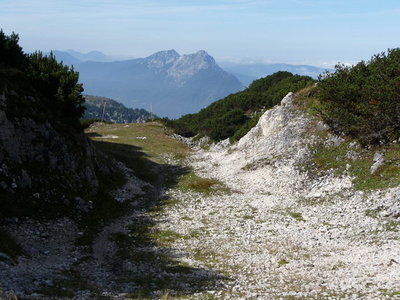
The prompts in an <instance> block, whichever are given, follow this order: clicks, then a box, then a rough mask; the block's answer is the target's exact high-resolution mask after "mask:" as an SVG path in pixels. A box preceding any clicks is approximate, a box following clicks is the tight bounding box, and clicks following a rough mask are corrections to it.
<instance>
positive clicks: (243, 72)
mask: <svg viewBox="0 0 400 300" xmlns="http://www.w3.org/2000/svg"><path fill="white" fill-rule="evenodd" d="M220 65H221V67H222V68H223V69H224V70H225V71H227V72H229V73H231V74H233V75H235V76H236V77H237V78H238V79H239V80H240V81H241V82H242V84H243V85H244V86H248V85H249V84H250V83H252V82H253V81H254V80H256V79H259V78H261V77H265V76H268V75H271V74H273V73H275V72H278V71H287V72H290V73H292V74H297V75H304V76H310V77H312V78H314V79H316V78H317V77H318V75H320V74H322V73H324V72H325V71H326V70H328V71H332V69H325V68H320V67H314V66H309V65H290V64H238V63H230V62H227V63H220Z"/></svg>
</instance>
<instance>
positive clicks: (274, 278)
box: [159, 152, 400, 299]
mask: <svg viewBox="0 0 400 300" xmlns="http://www.w3.org/2000/svg"><path fill="white" fill-rule="evenodd" d="M205 158H207V159H205ZM213 159H215V160H213ZM218 161H219V160H218V155H215V156H213V155H210V153H204V152H199V153H197V154H196V155H195V157H194V161H193V165H195V166H197V168H198V172H200V174H202V175H203V176H218V175H220V174H219V172H220V171H221V167H219V166H218ZM205 162H207V163H205ZM213 163H214V164H213ZM276 172H277V170H275V172H273V170H271V172H270V174H269V175H270V176H271V181H273V182H274V184H273V185H270V184H264V185H259V184H257V182H256V179H257V177H258V176H257V174H251V173H248V172H247V174H246V175H245V174H236V176H232V178H231V177H225V178H224V183H225V184H226V185H227V186H228V187H229V188H230V189H231V192H230V193H225V194H218V193H216V194H214V195H208V196H205V195H202V194H197V193H181V192H177V191H171V192H170V193H171V197H173V198H176V199H179V204H177V205H176V206H175V207H173V208H171V209H169V210H168V211H166V212H165V215H163V222H160V223H159V224H160V225H159V226H160V227H161V228H162V229H163V230H170V231H175V232H177V233H179V234H180V235H182V236H184V238H182V239H178V240H176V241H175V242H174V243H173V247H174V248H177V249H179V251H181V252H182V253H184V254H185V257H186V259H187V260H188V261H190V262H191V263H195V264H197V265H198V266H201V267H207V268H210V269H212V270H218V271H219V272H222V273H223V274H225V275H226V276H227V277H228V278H229V280H226V281H224V284H225V288H224V289H223V290H219V291H216V295H218V298H219V297H221V298H227V299H231V298H238V299H254V298H257V297H258V298H259V299H297V298H299V299H338V298H344V299H398V298H399V297H400V295H399V292H400V291H399V287H400V259H399V258H400V241H399V232H398V231H397V230H390V229H389V230H387V229H388V228H387V226H386V225H387V224H388V222H390V221H389V220H388V219H386V220H385V218H384V217H382V218H372V217H368V216H366V211H368V210H369V209H371V210H372V209H374V208H375V207H376V203H375V202H376V201H375V200H374V198H372V197H364V195H363V194H362V193H355V194H353V193H352V192H351V191H347V192H344V193H342V194H340V195H336V196H335V197H332V198H331V199H322V198H308V199H307V198H304V197H302V196H300V195H297V196H296V193H294V192H293V189H292V188H291V187H290V186H285V184H284V183H282V184H281V187H280V188H279V181H280V180H283V181H286V180H287V177H286V176H287V175H288V174H285V175H283V174H281V175H279V174H277V173H276ZM253 176H255V177H254V178H253ZM218 177H221V176H218ZM273 178H274V179H273ZM265 182H268V181H265ZM289 183H290V180H289ZM383 198H384V196H383ZM385 226H386V227H385ZM187 237H190V238H187ZM290 297H292V298H290Z"/></svg>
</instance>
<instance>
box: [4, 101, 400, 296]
mask: <svg viewBox="0 0 400 300" xmlns="http://www.w3.org/2000/svg"><path fill="white" fill-rule="evenodd" d="M291 101H292V98H291V95H289V96H288V97H287V98H285V99H284V100H283V103H282V105H281V106H278V107H277V108H275V109H273V110H271V111H269V112H267V113H266V114H265V115H264V116H263V117H262V118H261V119H260V122H259V124H258V125H257V126H256V127H255V128H254V129H253V130H252V131H251V132H250V133H249V134H248V135H247V136H245V137H244V138H243V139H242V140H241V141H240V142H239V143H238V144H237V145H234V146H228V145H227V143H222V144H220V145H216V146H214V147H212V148H211V149H210V150H201V149H197V150H196V151H193V152H192V153H191V154H190V155H189V156H186V159H184V160H181V159H179V158H177V157H176V156H174V155H164V161H163V163H162V164H161V163H159V164H158V165H155V166H154V165H152V168H155V171H156V172H159V173H162V174H164V173H165V174H166V175H168V176H172V177H174V178H175V181H174V182H173V183H170V184H169V185H164V186H163V187H162V188H161V187H160V186H159V187H157V186H152V185H146V184H145V183H143V182H142V181H140V180H138V179H137V178H136V177H135V176H134V175H133V174H134V173H133V172H131V171H129V169H128V168H126V167H124V166H121V167H122V168H123V169H124V170H125V171H124V173H125V174H126V175H127V176H128V177H129V178H130V180H129V181H128V183H127V184H126V185H125V186H124V187H123V188H121V189H120V190H119V191H117V192H115V194H114V195H115V196H117V198H118V199H119V200H120V201H131V202H130V207H131V209H128V210H127V214H126V215H124V216H123V217H120V218H117V219H115V220H114V221H113V222H111V223H109V224H108V225H107V226H105V227H104V228H103V229H102V230H101V231H100V232H99V234H98V235H97V236H96V238H95V239H94V241H93V244H92V247H91V248H92V250H91V251H88V249H87V247H83V246H80V247H78V246H76V241H77V240H78V239H79V238H80V237H81V235H82V234H83V233H82V232H80V229H79V228H78V227H77V225H76V224H75V223H74V222H72V221H71V220H69V219H64V220H58V221H49V222H47V223H43V222H42V223H40V222H37V224H36V223H35V222H34V221H21V220H15V221H10V223H11V224H9V227H8V228H9V231H10V232H11V233H13V234H14V235H15V236H17V237H18V241H19V242H20V243H21V244H22V245H23V246H24V248H25V249H29V252H30V254H31V256H30V257H21V258H20V259H19V260H18V261H14V262H13V263H12V264H11V263H4V262H0V263H2V266H3V268H2V269H1V270H0V276H1V279H2V283H3V286H5V287H6V290H10V289H14V290H16V291H17V292H19V294H20V295H25V297H26V298H28V299H99V298H101V299H175V298H189V299H400V233H399V229H400V225H399V217H400V201H399V199H400V188H399V187H394V188H391V189H386V190H381V191H379V190H378V191H375V192H363V191H356V190H355V189H354V187H353V184H352V178H351V176H350V175H349V174H347V173H343V174H341V175H340V176H338V175H337V174H334V172H333V171H332V172H330V171H327V172H325V173H323V174H324V175H323V176H322V175H320V176H310V174H309V173H308V172H307V171H306V170H305V169H304V168H303V167H304V164H307V162H308V161H309V160H310V157H311V150H310V149H311V148H310V145H312V144H313V143H315V137H314V136H313V135H312V134H309V133H310V132H312V130H311V129H310V128H311V127H312V126H314V127H315V124H311V123H310V121H309V120H308V119H307V118H305V117H304V116H303V115H302V114H299V113H298V112H296V111H295V110H293V107H292V103H291ZM318 126H320V127H321V130H323V129H324V126H323V125H321V124H319V125H318ZM314 129H315V128H314ZM107 133H108V134H111V135H113V136H116V138H114V139H115V140H118V138H120V136H121V133H118V132H117V133H116V132H113V131H112V130H111V131H110V132H107ZM141 136H142V135H141ZM125 138H126V139H129V138H130V139H135V137H125ZM136 139H137V137H136ZM325 139H326V140H325V143H326V144H336V143H340V138H337V137H334V136H327V137H325ZM139 141H140V143H143V145H142V146H143V147H145V142H146V140H143V139H140V140H139ZM152 147H153V146H152ZM321 174H322V173H321ZM207 178H209V179H207ZM215 179H218V180H215ZM131 193H136V194H137V197H135V198H133V199H130V198H129V196H127V195H128V194H131ZM13 222H14V223H13ZM5 266H6V267H5ZM21 287H22V288H21ZM17 294H18V293H17Z"/></svg>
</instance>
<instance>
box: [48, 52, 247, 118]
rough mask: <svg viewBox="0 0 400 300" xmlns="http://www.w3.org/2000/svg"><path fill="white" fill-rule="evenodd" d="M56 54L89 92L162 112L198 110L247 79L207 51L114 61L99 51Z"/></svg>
mask: <svg viewBox="0 0 400 300" xmlns="http://www.w3.org/2000/svg"><path fill="white" fill-rule="evenodd" d="M53 53H54V54H55V56H56V57H57V59H58V60H59V61H61V60H62V61H63V62H64V63H65V64H67V65H74V67H75V69H76V70H77V71H79V74H80V81H81V82H82V83H83V84H84V88H85V93H87V94H91V95H101V96H104V97H109V98H113V99H115V100H117V101H120V102H122V103H123V104H125V105H126V106H128V107H141V108H146V109H151V108H152V109H153V110H154V112H155V113H156V114H157V115H159V116H162V117H164V116H167V117H170V118H177V117H180V116H181V115H183V114H188V113H194V112H197V111H199V110H200V109H201V108H204V107H206V106H208V105H209V104H210V103H212V102H213V101H216V100H218V99H221V98H223V97H225V96H227V95H229V94H231V93H235V92H237V91H239V90H241V89H243V85H242V83H241V82H240V81H239V80H238V79H237V78H236V77H235V76H234V75H232V74H230V73H228V72H226V71H224V70H223V69H221V68H220V67H219V66H218V65H217V63H216V62H215V60H214V58H213V57H211V56H210V55H209V54H208V53H207V52H205V51H198V52H196V53H194V54H189V55H179V54H178V53H177V52H176V51H175V50H168V51H160V52H157V53H155V54H153V55H151V56H149V57H146V58H137V59H131V60H124V61H113V62H106V61H101V62H99V61H93V60H91V59H93V58H94V57H95V55H97V56H98V57H100V58H102V57H103V60H104V59H105V58H104V57H106V56H105V55H104V56H103V55H101V54H99V53H96V52H95V53H93V52H91V53H88V54H85V55H84V56H82V55H77V54H76V53H75V52H71V51H69V52H62V51H53ZM83 59H85V61H84V60H83Z"/></svg>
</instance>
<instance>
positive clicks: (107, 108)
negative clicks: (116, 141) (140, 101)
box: [83, 95, 155, 123]
mask: <svg viewBox="0 0 400 300" xmlns="http://www.w3.org/2000/svg"><path fill="white" fill-rule="evenodd" d="M85 107H86V110H85V114H84V116H83V119H84V120H88V119H100V120H101V119H103V120H105V121H109V122H113V123H142V122H145V121H146V120H148V119H152V118H154V117H155V116H154V115H153V114H152V113H150V112H148V111H147V110H145V109H142V108H141V109H139V108H127V107H126V106H125V105H123V104H122V103H119V102H117V101H115V100H113V99H110V98H105V97H98V96H89V95H87V96H85Z"/></svg>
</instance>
